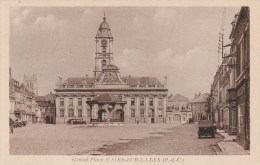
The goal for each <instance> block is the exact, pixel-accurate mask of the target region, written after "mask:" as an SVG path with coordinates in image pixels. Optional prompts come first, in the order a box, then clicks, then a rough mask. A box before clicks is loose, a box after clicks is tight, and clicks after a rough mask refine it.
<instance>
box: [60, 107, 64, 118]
mask: <svg viewBox="0 0 260 165" xmlns="http://www.w3.org/2000/svg"><path fill="white" fill-rule="evenodd" d="M60 117H64V109H60Z"/></svg>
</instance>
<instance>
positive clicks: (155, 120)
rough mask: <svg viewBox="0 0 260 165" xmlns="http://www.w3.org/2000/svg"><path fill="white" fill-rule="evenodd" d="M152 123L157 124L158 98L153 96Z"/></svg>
mask: <svg viewBox="0 0 260 165" xmlns="http://www.w3.org/2000/svg"><path fill="white" fill-rule="evenodd" d="M153 100H154V122H155V123H157V122H158V119H159V116H158V97H157V96H156V95H155V96H154V99H153Z"/></svg>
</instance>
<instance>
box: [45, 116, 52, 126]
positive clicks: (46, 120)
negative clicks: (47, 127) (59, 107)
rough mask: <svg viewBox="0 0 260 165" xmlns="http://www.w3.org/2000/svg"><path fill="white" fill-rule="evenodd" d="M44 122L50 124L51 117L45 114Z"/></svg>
mask: <svg viewBox="0 0 260 165" xmlns="http://www.w3.org/2000/svg"><path fill="white" fill-rule="evenodd" d="M45 122H46V124H52V123H53V119H52V117H51V116H46V117H45Z"/></svg>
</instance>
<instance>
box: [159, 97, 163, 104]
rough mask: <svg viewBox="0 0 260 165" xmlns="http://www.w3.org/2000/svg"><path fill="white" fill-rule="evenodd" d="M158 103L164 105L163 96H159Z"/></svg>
mask: <svg viewBox="0 0 260 165" xmlns="http://www.w3.org/2000/svg"><path fill="white" fill-rule="evenodd" d="M158 104H159V106H162V105H163V101H162V98H159V100H158Z"/></svg>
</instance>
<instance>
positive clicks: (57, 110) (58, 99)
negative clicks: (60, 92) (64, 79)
mask: <svg viewBox="0 0 260 165" xmlns="http://www.w3.org/2000/svg"><path fill="white" fill-rule="evenodd" d="M55 106H56V121H57V118H58V117H60V108H59V106H60V98H59V97H56V98H55Z"/></svg>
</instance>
